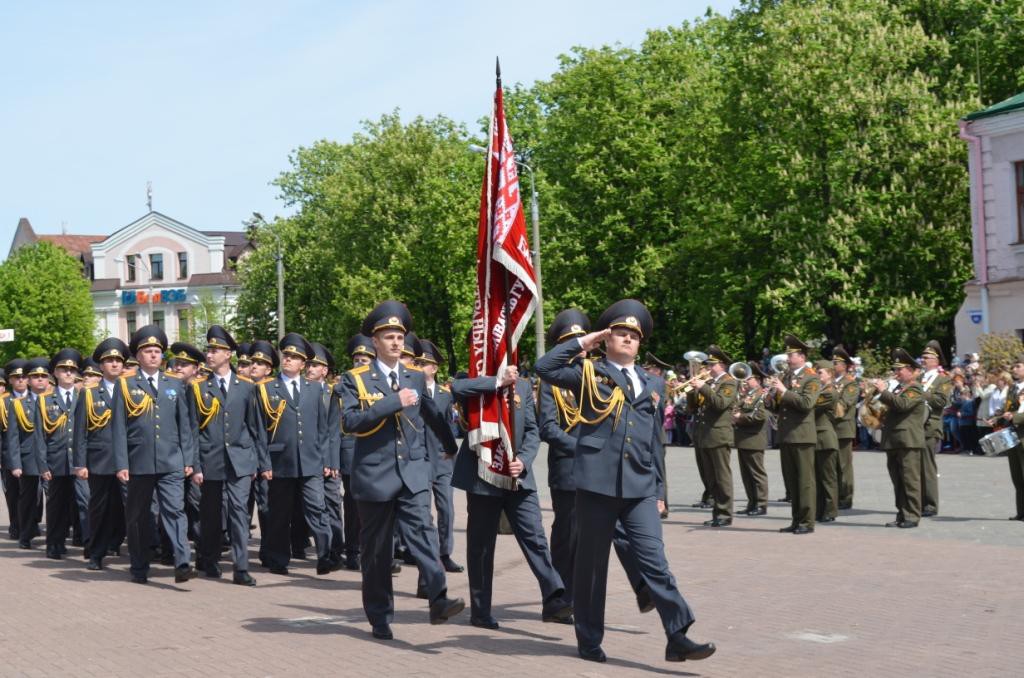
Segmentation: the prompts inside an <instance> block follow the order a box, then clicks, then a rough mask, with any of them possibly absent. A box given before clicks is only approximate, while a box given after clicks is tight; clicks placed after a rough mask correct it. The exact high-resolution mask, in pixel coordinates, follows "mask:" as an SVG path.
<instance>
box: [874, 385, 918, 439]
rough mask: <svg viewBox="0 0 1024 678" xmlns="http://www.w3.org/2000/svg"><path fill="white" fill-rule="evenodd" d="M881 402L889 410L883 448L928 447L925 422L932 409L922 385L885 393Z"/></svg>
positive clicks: (883, 435)
mask: <svg viewBox="0 0 1024 678" xmlns="http://www.w3.org/2000/svg"><path fill="white" fill-rule="evenodd" d="M879 398H880V400H881V401H882V402H883V403H885V404H886V405H887V406H888V408H889V410H888V411H887V412H886V413H885V419H884V421H883V422H882V449H883V450H901V449H920V448H923V447H924V427H922V426H921V422H923V421H924V418H925V416H926V414H925V413H926V410H927V408H928V405H927V403H926V402H925V397H924V391H922V390H921V385H920V384H918V383H911V384H910V385H908V386H902V385H901V386H897V387H896V389H895V390H893V391H882V392H881V393H880V394H879Z"/></svg>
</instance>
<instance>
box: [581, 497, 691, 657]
mask: <svg viewBox="0 0 1024 678" xmlns="http://www.w3.org/2000/svg"><path fill="white" fill-rule="evenodd" d="M690 508H701V509H709V508H711V504H709V503H707V502H706V501H698V502H697V503H696V504H690ZM598 649H600V648H598Z"/></svg>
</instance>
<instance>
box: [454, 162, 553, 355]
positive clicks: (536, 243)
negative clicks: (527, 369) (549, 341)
mask: <svg viewBox="0 0 1024 678" xmlns="http://www.w3.org/2000/svg"><path fill="white" fill-rule="evenodd" d="M469 150H470V151H472V152H473V153H479V154H481V155H486V154H487V149H486V148H484V147H483V146H478V145H476V144H470V145H469ZM516 165H518V166H519V167H522V168H523V169H525V170H526V171H527V172H528V173H529V174H530V221H531V222H532V226H533V228H532V230H533V251H532V254H533V272H534V274H535V275H536V276H537V316H536V318H534V323H533V324H534V329H535V330H536V343H537V359H538V360H539V359H540V357H541V356H542V355H544V327H545V323H544V293H543V291H542V288H543V278H542V277H541V271H540V207H539V206H538V203H537V180H536V177H535V176H534V174H533V168H532V167H530V166H529V165H527V164H526V163H525V162H523V161H522V160H519V159H517V160H516Z"/></svg>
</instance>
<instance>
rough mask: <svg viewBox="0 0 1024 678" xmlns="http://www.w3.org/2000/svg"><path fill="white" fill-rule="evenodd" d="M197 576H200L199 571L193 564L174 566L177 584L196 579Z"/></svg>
mask: <svg viewBox="0 0 1024 678" xmlns="http://www.w3.org/2000/svg"><path fill="white" fill-rule="evenodd" d="M197 576H199V573H198V572H196V568H194V567H192V566H191V565H182V566H181V567H176V568H174V583H176V584H184V583H185V582H187V581H188V580H189V579H195V578H196V577H197Z"/></svg>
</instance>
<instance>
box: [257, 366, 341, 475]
mask: <svg viewBox="0 0 1024 678" xmlns="http://www.w3.org/2000/svg"><path fill="white" fill-rule="evenodd" d="M299 380H300V381H299V399H298V402H296V401H295V400H294V399H293V398H292V392H291V389H290V388H289V387H288V385H287V384H286V383H285V380H284V377H283V376H281V375H278V376H277V377H274V378H272V379H267V380H265V381H263V382H261V383H259V384H258V385H256V398H257V401H258V402H257V404H258V411H257V414H258V420H259V424H258V426H257V435H256V448H257V451H256V453H257V459H263V460H264V461H263V463H267V460H269V464H270V468H271V470H272V471H273V472H274V477H275V478H276V477H281V478H307V477H309V476H319V475H323V472H324V468H330V461H331V459H330V452H329V450H328V445H329V443H330V438H331V431H330V426H329V425H328V420H327V408H326V407H324V399H323V389H321V388H320V385H319V384H317V383H314V382H311V381H307V380H306V379H305V378H303V377H299Z"/></svg>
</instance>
